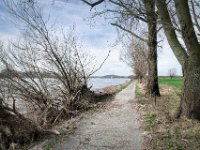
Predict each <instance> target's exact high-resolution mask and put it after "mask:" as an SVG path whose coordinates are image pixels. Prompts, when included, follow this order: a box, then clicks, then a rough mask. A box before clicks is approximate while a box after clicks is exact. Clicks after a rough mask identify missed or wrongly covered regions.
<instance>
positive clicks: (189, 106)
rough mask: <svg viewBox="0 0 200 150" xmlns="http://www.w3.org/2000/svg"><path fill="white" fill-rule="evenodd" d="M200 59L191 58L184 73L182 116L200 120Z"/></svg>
mask: <svg viewBox="0 0 200 150" xmlns="http://www.w3.org/2000/svg"><path fill="white" fill-rule="evenodd" d="M199 62H200V58H198V59H197V58H192V57H191V58H189V60H188V63H187V65H186V67H185V69H184V70H185V72H184V75H185V76H184V86H183V94H182V99H181V109H180V115H181V116H186V117H188V118H192V119H198V120H200V63H199Z"/></svg>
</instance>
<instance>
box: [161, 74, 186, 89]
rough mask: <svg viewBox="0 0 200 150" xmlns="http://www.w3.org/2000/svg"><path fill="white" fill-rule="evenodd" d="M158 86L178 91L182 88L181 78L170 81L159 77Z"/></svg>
mask: <svg viewBox="0 0 200 150" xmlns="http://www.w3.org/2000/svg"><path fill="white" fill-rule="evenodd" d="M159 84H164V85H169V86H174V87H176V88H177V89H178V90H180V89H181V88H182V85H183V78H182V77H174V78H172V79H170V78H169V77H159Z"/></svg>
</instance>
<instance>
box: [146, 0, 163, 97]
mask: <svg viewBox="0 0 200 150" xmlns="http://www.w3.org/2000/svg"><path fill="white" fill-rule="evenodd" d="M143 2H144V6H145V9H146V13H147V20H148V21H147V22H148V47H149V54H148V61H149V62H148V65H149V66H148V68H149V71H148V83H147V93H148V94H154V95H157V96H160V90H159V85H158V68H157V17H156V13H155V0H143Z"/></svg>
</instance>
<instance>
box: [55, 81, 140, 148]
mask: <svg viewBox="0 0 200 150" xmlns="http://www.w3.org/2000/svg"><path fill="white" fill-rule="evenodd" d="M134 91H135V83H131V84H130V85H129V86H128V87H127V88H126V89H124V90H123V91H121V92H120V93H118V94H117V95H116V96H115V98H114V100H113V101H112V102H111V103H110V104H109V105H108V106H107V107H106V108H102V110H99V111H97V112H95V113H94V114H93V115H90V116H88V117H86V118H84V119H82V120H81V122H80V125H79V127H78V129H77V130H76V131H75V133H74V134H73V135H71V136H69V137H68V138H67V139H65V140H64V141H63V142H62V143H61V144H59V145H57V146H56V148H54V149H55V150H140V149H142V142H143V138H142V131H141V129H140V122H139V121H138V119H137V118H138V117H139V115H138V112H137V111H136V109H135V108H134Z"/></svg>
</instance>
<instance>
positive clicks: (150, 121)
mask: <svg viewBox="0 0 200 150" xmlns="http://www.w3.org/2000/svg"><path fill="white" fill-rule="evenodd" d="M144 119H145V122H146V124H147V128H146V129H147V130H152V128H153V127H154V126H155V124H156V114H155V113H150V112H148V113H145V115H144Z"/></svg>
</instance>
